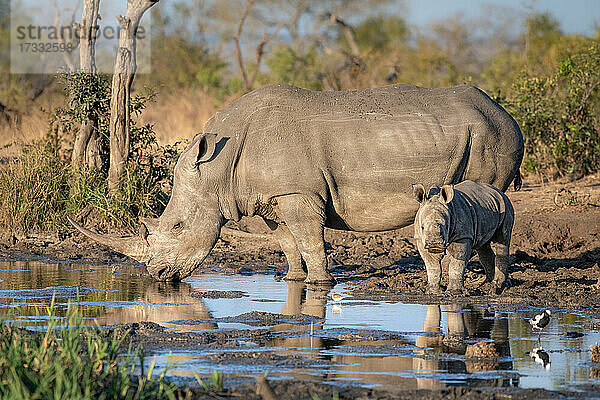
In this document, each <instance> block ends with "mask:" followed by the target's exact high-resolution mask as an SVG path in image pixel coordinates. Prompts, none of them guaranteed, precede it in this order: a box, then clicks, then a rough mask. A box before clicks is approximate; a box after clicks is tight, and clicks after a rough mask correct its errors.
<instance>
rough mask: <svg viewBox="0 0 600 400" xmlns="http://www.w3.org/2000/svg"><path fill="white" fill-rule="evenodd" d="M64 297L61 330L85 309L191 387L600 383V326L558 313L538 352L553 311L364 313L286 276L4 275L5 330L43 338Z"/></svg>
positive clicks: (77, 271) (22, 267)
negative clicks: (176, 280) (211, 378)
mask: <svg viewBox="0 0 600 400" xmlns="http://www.w3.org/2000/svg"><path fill="white" fill-rule="evenodd" d="M333 293H337V294H340V295H342V298H341V300H333V299H332V294H333ZM53 297H54V299H55V300H54V301H55V303H56V313H57V315H59V316H63V315H64V313H65V310H66V307H67V304H68V303H69V302H71V303H76V304H78V305H79V306H80V307H81V308H82V310H83V314H84V317H85V320H86V323H88V324H89V325H92V324H94V320H96V321H98V323H99V324H101V325H104V326H113V327H114V326H117V327H118V326H124V327H125V328H128V327H132V337H133V338H134V339H135V340H137V341H138V343H141V344H143V345H145V346H147V348H148V349H149V354H150V355H149V356H148V357H147V362H148V363H149V364H150V363H155V364H156V367H155V371H156V373H160V372H161V370H162V368H164V367H165V366H167V365H170V370H169V376H171V377H172V379H176V380H183V381H185V382H188V383H190V382H192V381H191V380H189V379H192V377H193V376H194V375H195V374H199V375H204V374H208V373H210V372H212V371H213V370H215V369H216V370H219V371H220V372H222V373H225V374H226V376H227V379H228V381H229V382H243V381H244V380H247V379H251V378H253V377H255V376H257V375H259V374H263V373H265V372H268V373H269V377H270V379H289V378H294V379H302V380H307V381H315V382H322V383H331V384H335V385H348V384H351V385H359V386H374V387H379V388H386V389H392V388H394V387H398V386H401V387H402V388H404V389H409V388H441V387H446V386H469V387H475V386H477V387H497V386H504V387H508V386H515V387H520V388H545V389H553V390H587V389H586V387H589V386H590V385H596V384H598V383H600V381H599V380H598V379H597V378H596V377H597V376H599V375H600V371H599V370H597V369H596V368H594V364H593V363H592V362H591V360H590V352H589V346H590V345H591V344H593V343H596V342H598V341H600V331H599V330H598V327H599V326H600V325H599V324H598V321H597V320H595V319H594V318H593V317H590V316H588V315H586V313H585V312H579V313H575V312H572V311H566V310H561V309H553V308H552V307H549V308H550V309H551V310H552V321H551V322H550V324H549V325H548V326H547V327H546V328H545V329H544V330H543V332H542V333H541V335H540V336H539V338H538V335H537V333H534V332H532V330H531V327H530V325H529V323H528V321H527V320H528V319H529V318H531V317H532V316H533V315H535V314H536V313H539V312H540V310H539V309H521V310H517V311H514V310H513V311H510V312H508V311H506V310H503V309H499V308H496V309H493V308H491V307H489V306H487V305H481V304H466V303H462V304H449V305H441V306H440V305H437V304H431V305H421V304H405V303H400V302H385V301H371V300H364V299H361V300H357V299H353V298H352V297H350V296H348V295H347V292H346V287H345V286H344V285H342V284H341V285H337V286H336V287H334V288H332V289H331V290H327V289H324V288H318V287H306V286H305V285H303V284H299V283H286V282H285V281H278V280H275V279H274V277H273V275H260V274H254V275H242V274H237V275H224V274H203V275H197V276H194V277H191V278H189V279H186V280H185V281H184V282H182V283H180V284H178V285H173V284H164V283H156V282H153V281H151V280H150V279H149V278H148V277H147V276H146V275H144V274H143V270H142V269H141V268H136V267H127V268H125V267H122V266H106V265H104V266H93V267H89V266H81V265H78V266H75V265H70V264H66V263H65V264H45V263H38V262H2V263H0V314H2V315H3V316H4V318H5V319H7V320H9V321H11V322H12V323H14V324H17V325H20V326H25V327H29V328H31V329H42V328H43V327H44V326H45V324H47V317H44V316H43V315H44V312H43V310H42V309H43V308H44V307H45V306H47V305H48V304H49V303H50V302H51V301H52V298H53ZM143 322H146V323H147V324H140V323H143ZM150 323H154V324H150ZM134 324H135V325H134ZM134 328H135V329H134ZM142 328H143V329H142ZM117 329H118V328H117ZM534 353H535V354H534Z"/></svg>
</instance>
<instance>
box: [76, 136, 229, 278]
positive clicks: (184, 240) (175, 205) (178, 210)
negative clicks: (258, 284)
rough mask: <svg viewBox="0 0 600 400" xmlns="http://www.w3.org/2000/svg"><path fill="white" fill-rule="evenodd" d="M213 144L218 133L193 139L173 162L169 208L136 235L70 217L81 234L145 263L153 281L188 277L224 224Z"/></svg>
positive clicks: (145, 222)
mask: <svg viewBox="0 0 600 400" xmlns="http://www.w3.org/2000/svg"><path fill="white" fill-rule="evenodd" d="M215 148H216V135H213V134H199V135H197V136H196V137H195V138H194V139H193V140H192V142H191V143H190V145H189V146H188V147H187V148H186V149H185V150H184V151H183V153H182V154H181V156H180V157H179V159H178V161H177V164H176V165H175V170H174V176H173V192H172V194H171V198H170V199H169V203H168V204H167V207H166V208H165V210H164V212H163V214H162V215H161V216H160V217H159V218H142V219H141V221H140V222H141V224H140V233H139V235H138V236H129V237H114V236H111V235H100V234H98V233H96V232H92V231H90V230H88V229H86V228H84V227H82V226H80V225H78V224H77V223H75V222H74V221H72V220H71V219H69V221H70V222H71V224H72V225H73V226H74V227H75V228H76V229H77V230H79V231H80V232H81V233H83V234H84V235H85V236H87V237H89V238H91V239H93V240H95V241H96V242H98V243H100V244H103V245H105V246H108V247H110V248H111V249H113V250H115V251H117V252H119V253H122V254H125V255H127V256H130V257H132V258H134V259H136V260H137V261H140V262H142V263H144V264H146V266H147V268H148V272H149V273H150V275H151V276H152V277H153V278H154V279H155V280H158V281H177V280H181V279H183V278H185V277H187V276H190V275H191V274H192V272H193V271H194V270H195V269H196V268H197V267H198V266H199V265H200V264H201V263H202V261H204V259H205V258H206V256H207V255H208V254H209V253H210V251H211V250H212V248H213V247H214V245H215V243H216V241H217V239H218V237H219V234H220V230H221V226H222V225H223V223H224V217H223V214H222V212H221V210H222V207H221V199H220V196H219V191H218V182H217V181H218V180H219V177H218V176H217V175H218V174H215V171H214V168H211V164H212V163H213V161H211V160H212V159H213V158H215V157H216V156H217V154H216V153H218V151H215ZM209 161H210V162H209Z"/></svg>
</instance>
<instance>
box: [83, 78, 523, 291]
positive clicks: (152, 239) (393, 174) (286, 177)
mask: <svg viewBox="0 0 600 400" xmlns="http://www.w3.org/2000/svg"><path fill="white" fill-rule="evenodd" d="M522 158H523V136H522V135H521V131H520V130H519V127H518V126H517V124H516V122H515V121H514V120H513V119H512V118H511V116H510V115H509V114H508V113H507V112H506V111H504V109H503V108H502V107H500V106H499V105H498V104H497V103H496V102H494V101H493V100H492V99H490V98H489V97H488V96H487V95H486V94H485V93H483V92H482V91H480V90H479V89H477V88H474V87H471V86H456V87H448V88H439V89H424V88H419V87H416V86H411V85H392V86H386V87H382V88H375V89H365V90H352V91H341V92H315V91H310V90H304V89H299V88H296V87H293V86H287V85H270V86H266V87H263V88H261V89H258V90H255V91H253V92H251V93H248V94H246V95H245V96H242V97H241V98H239V99H237V100H235V101H234V102H232V103H230V104H229V105H227V106H226V107H225V108H224V109H223V110H221V111H219V112H217V113H216V114H215V115H214V116H213V117H212V118H210V119H209V120H208V121H207V122H206V125H205V126H204V133H202V134H199V135H197V136H196V137H195V138H194V139H193V140H192V142H191V143H190V145H189V146H188V147H187V148H186V149H185V151H184V152H183V153H182V154H181V156H180V158H179V160H178V161H177V165H176V166H175V172H174V178H173V193H172V195H171V199H170V200H169V203H168V205H167V207H166V209H165V211H164V212H163V214H162V215H161V216H160V217H159V218H146V219H143V220H142V224H143V227H142V228H141V229H140V232H141V237H139V236H132V237H127V238H117V237H112V236H105V235H98V234H96V233H94V232H91V231H89V230H87V229H85V228H83V227H81V226H78V225H77V224H75V226H76V227H77V229H79V230H80V231H81V232H83V233H84V234H86V235H87V236H89V237H91V238H92V239H94V240H96V241H98V242H100V243H102V244H105V245H107V246H109V247H112V248H113V249H114V250H117V251H119V252H121V253H124V254H127V255H129V256H131V257H133V258H136V259H137V260H139V261H141V262H143V263H145V264H146V265H147V266H148V271H149V272H150V274H151V275H152V276H153V277H154V278H155V279H157V280H163V281H164V280H178V279H183V278H185V277H187V276H189V275H191V274H192V273H193V271H194V270H195V269H196V267H198V265H200V263H202V261H203V260H204V258H205V257H206V256H207V255H208V253H209V252H210V251H211V249H212V248H213V246H214V244H215V242H216V241H217V238H218V237H219V234H220V230H221V227H222V226H223V224H224V223H225V222H226V221H227V220H239V219H240V218H241V217H242V216H253V215H258V216H261V217H262V218H263V219H264V220H265V221H266V222H267V224H268V225H269V226H270V227H271V229H273V231H274V233H275V234H276V235H277V236H278V238H279V242H280V245H281V248H282V250H283V252H284V254H285V256H286V258H287V261H288V264H289V269H288V273H287V276H286V279H288V280H305V282H309V283H324V282H331V280H332V276H331V275H330V274H329V272H328V271H327V258H326V255H325V246H324V242H323V229H324V228H325V227H329V228H333V229H344V230H351V231H361V232H372V231H385V230H391V229H397V228H401V227H403V226H407V225H410V224H411V223H412V222H413V220H414V216H415V213H416V211H417V209H418V204H417V202H415V201H414V200H413V198H412V191H411V185H412V184H413V183H415V182H422V183H425V184H427V185H444V184H450V183H458V182H461V181H463V180H465V179H471V180H474V181H479V182H486V183H492V184H494V185H495V186H496V187H499V188H501V189H502V190H505V189H506V188H507V187H508V186H509V184H510V182H511V181H512V180H513V178H515V176H517V172H518V169H519V166H520V164H521V160H522Z"/></svg>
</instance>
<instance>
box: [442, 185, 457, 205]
mask: <svg viewBox="0 0 600 400" xmlns="http://www.w3.org/2000/svg"><path fill="white" fill-rule="evenodd" d="M453 197H454V185H444V186H442V190H441V191H440V202H441V203H445V204H448V203H450V202H451V201H452V198H453Z"/></svg>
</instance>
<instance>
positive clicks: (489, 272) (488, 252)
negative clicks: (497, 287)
mask: <svg viewBox="0 0 600 400" xmlns="http://www.w3.org/2000/svg"><path fill="white" fill-rule="evenodd" d="M477 254H478V255H479V261H480V262H481V265H483V269H484V271H485V281H486V282H491V281H492V279H494V268H495V258H496V257H495V256H494V252H493V251H492V246H490V244H489V243H487V244H485V245H483V246H481V247H480V248H478V249H477Z"/></svg>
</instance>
